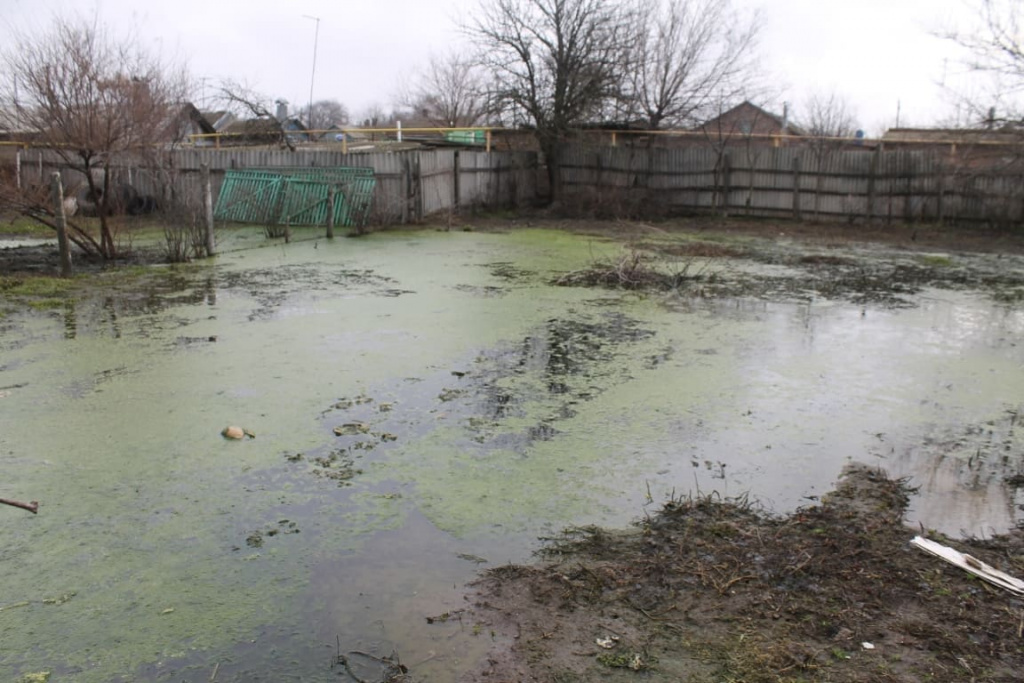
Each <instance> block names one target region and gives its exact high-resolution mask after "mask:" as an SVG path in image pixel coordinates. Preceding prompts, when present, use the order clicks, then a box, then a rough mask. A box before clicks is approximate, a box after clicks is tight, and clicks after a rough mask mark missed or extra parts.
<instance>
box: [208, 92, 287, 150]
mask: <svg viewBox="0 0 1024 683" xmlns="http://www.w3.org/2000/svg"><path fill="white" fill-rule="evenodd" d="M216 99H217V100H218V101H219V102H221V103H222V104H223V105H224V106H225V107H227V108H228V109H230V110H232V111H233V112H236V113H240V114H241V115H242V116H243V117H246V118H243V119H242V120H241V121H236V122H234V123H232V124H230V126H229V127H228V128H229V130H228V132H229V133H233V134H235V135H237V136H239V137H240V138H242V140H244V141H246V142H253V141H269V142H276V143H278V144H280V145H281V146H282V147H287V148H288V149H289V150H290V151H292V152H294V151H295V142H294V139H293V136H292V135H290V134H289V133H288V131H287V130H286V129H285V124H286V123H287V121H286V120H285V119H286V117H284V116H280V115H279V113H280V112H279V110H280V108H282V107H284V108H285V111H287V106H288V103H287V102H286V101H284V100H278V101H277V102H273V103H272V102H271V101H270V98H269V97H267V96H266V95H264V94H262V93H260V92H257V91H256V90H255V89H254V88H253V87H252V86H250V85H248V84H246V83H240V82H238V81H233V80H230V79H228V80H224V81H221V83H220V84H219V85H218V87H217V98H216ZM272 107H273V108H272Z"/></svg>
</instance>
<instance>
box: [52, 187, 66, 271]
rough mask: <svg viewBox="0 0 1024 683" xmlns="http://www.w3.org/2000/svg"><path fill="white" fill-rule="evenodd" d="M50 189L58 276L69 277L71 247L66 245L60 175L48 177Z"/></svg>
mask: <svg viewBox="0 0 1024 683" xmlns="http://www.w3.org/2000/svg"><path fill="white" fill-rule="evenodd" d="M50 187H51V189H52V191H53V213H54V215H55V216H56V218H57V249H58V251H59V253H60V276H61V277H71V246H70V245H69V244H68V220H67V216H66V215H65V214H64V186H63V185H61V182H60V173H59V172H57V173H53V174H52V175H51V176H50Z"/></svg>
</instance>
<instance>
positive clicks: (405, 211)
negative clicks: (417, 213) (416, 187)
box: [401, 154, 412, 224]
mask: <svg viewBox="0 0 1024 683" xmlns="http://www.w3.org/2000/svg"><path fill="white" fill-rule="evenodd" d="M402 186H403V187H404V188H405V201H403V202H402V216H401V220H402V223H403V224H405V223H408V222H409V214H410V211H409V205H410V204H411V203H412V163H411V162H410V161H409V155H408V154H403V155H402Z"/></svg>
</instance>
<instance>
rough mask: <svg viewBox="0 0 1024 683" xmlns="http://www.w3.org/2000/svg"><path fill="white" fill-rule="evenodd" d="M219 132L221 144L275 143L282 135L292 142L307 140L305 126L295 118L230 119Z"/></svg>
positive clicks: (280, 139)
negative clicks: (281, 119) (279, 119)
mask: <svg viewBox="0 0 1024 683" xmlns="http://www.w3.org/2000/svg"><path fill="white" fill-rule="evenodd" d="M218 132H219V133H221V138H220V144H221V145H276V144H280V143H281V142H282V135H283V136H286V137H287V139H288V141H289V142H291V143H292V144H297V143H300V142H308V141H309V135H308V134H307V133H306V126H305V125H303V123H302V122H301V121H299V120H298V119H297V118H294V117H289V118H286V119H284V120H283V121H278V120H277V119H274V118H270V117H261V118H256V119H242V120H237V121H232V122H231V123H229V124H228V125H226V126H225V127H224V128H223V129H221V130H220V131H218Z"/></svg>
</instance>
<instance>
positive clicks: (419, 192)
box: [412, 152, 423, 223]
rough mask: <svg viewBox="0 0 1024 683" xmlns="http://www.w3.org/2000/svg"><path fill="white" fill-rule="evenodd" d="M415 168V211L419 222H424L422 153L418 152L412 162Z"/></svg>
mask: <svg viewBox="0 0 1024 683" xmlns="http://www.w3.org/2000/svg"><path fill="white" fill-rule="evenodd" d="M412 170H413V175H414V177H413V180H414V182H413V186H414V187H413V192H415V195H414V197H413V202H414V203H413V212H414V214H413V215H414V216H415V219H416V222H417V223H421V222H423V168H422V166H421V165H420V153H419V152H416V157H415V159H414V160H413V164H412Z"/></svg>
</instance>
